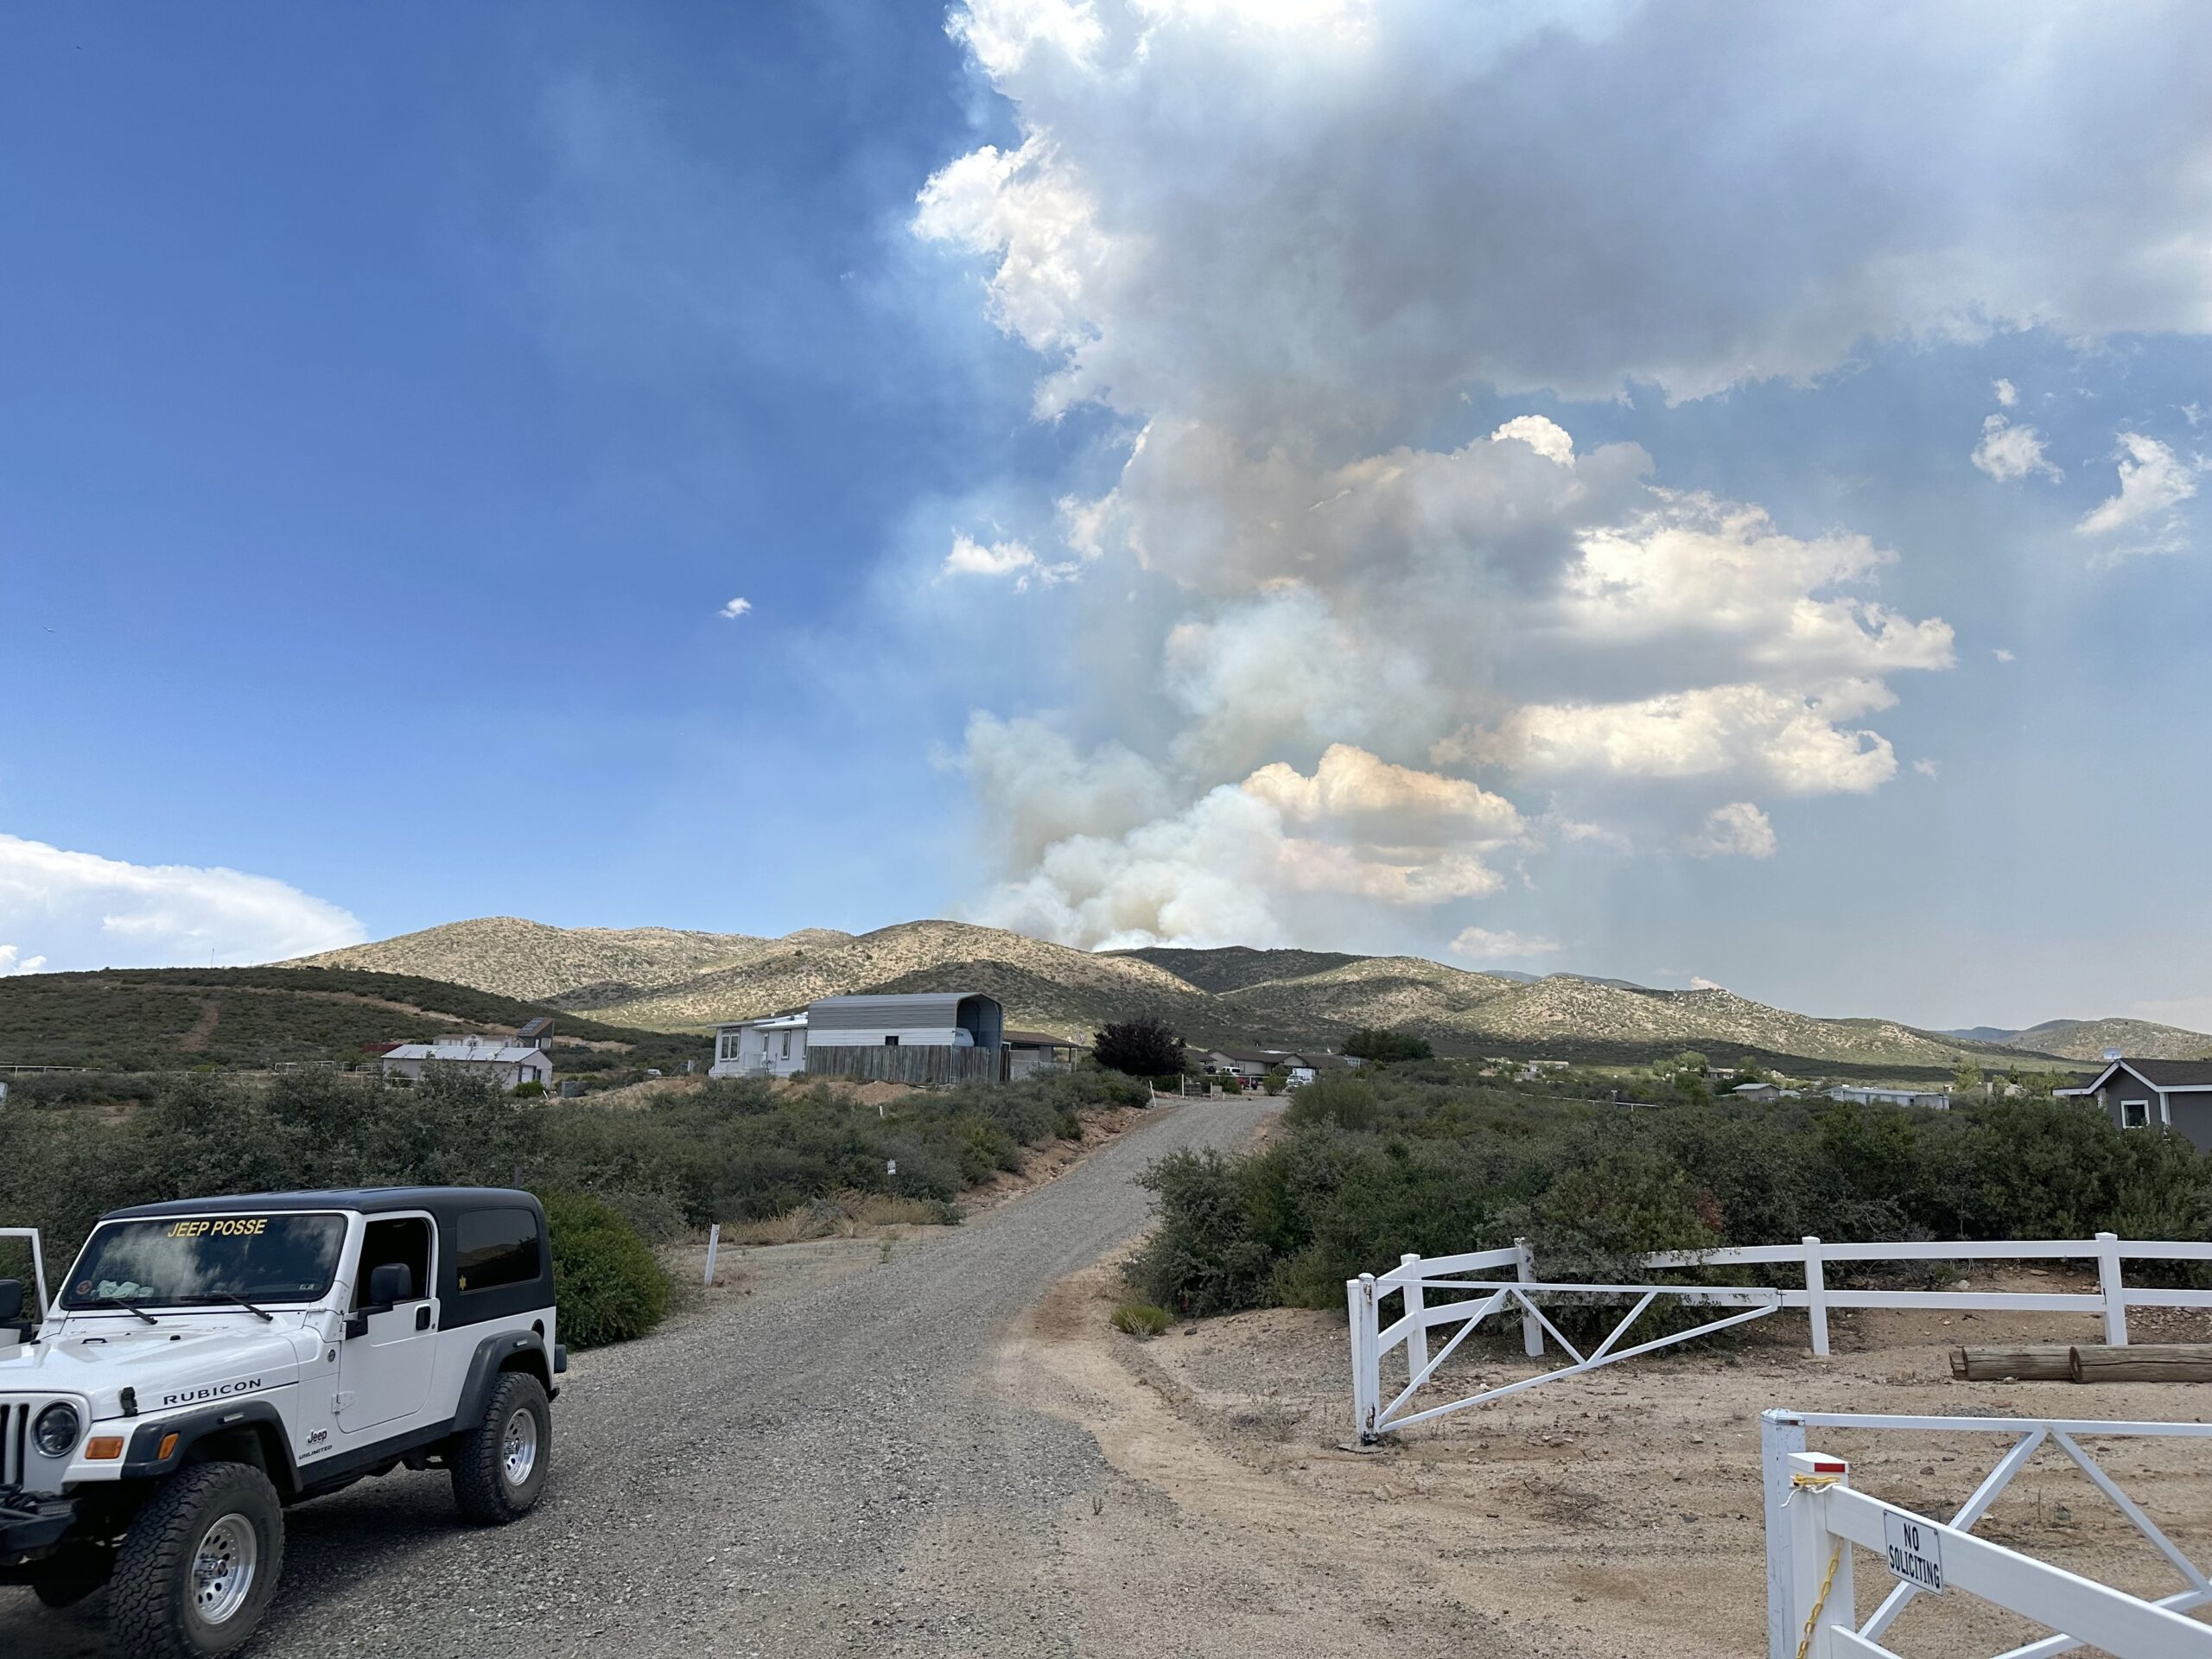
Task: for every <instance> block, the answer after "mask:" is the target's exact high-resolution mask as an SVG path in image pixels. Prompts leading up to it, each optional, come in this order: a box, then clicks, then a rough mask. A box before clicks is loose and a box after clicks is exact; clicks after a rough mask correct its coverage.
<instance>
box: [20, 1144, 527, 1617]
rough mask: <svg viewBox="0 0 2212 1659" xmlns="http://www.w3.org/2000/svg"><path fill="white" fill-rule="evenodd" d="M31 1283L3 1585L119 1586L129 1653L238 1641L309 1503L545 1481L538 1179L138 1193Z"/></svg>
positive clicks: (510, 1506)
mask: <svg viewBox="0 0 2212 1659" xmlns="http://www.w3.org/2000/svg"><path fill="white" fill-rule="evenodd" d="M32 1246H33V1259H34V1261H35V1262H37V1261H40V1258H39V1256H38V1255H37V1248H36V1240H35V1238H34V1239H33V1240H32ZM38 1279H39V1285H38V1306H36V1308H35V1310H33V1311H32V1312H30V1313H26V1310H25V1307H24V1297H23V1286H22V1281H18V1280H0V1583H12V1584H28V1585H29V1586H31V1588H32V1589H33V1590H34V1591H35V1592H36V1593H37V1595H38V1597H39V1599H41V1601H43V1602H45V1603H46V1604H47V1605H49V1606H56V1607H59V1606H66V1605H68V1604H70V1603H72V1602H73V1601H76V1600H78V1599H81V1598H83V1597H85V1596H86V1595H89V1594H90V1593H92V1592H93V1591H94V1590H97V1589H99V1587H100V1586H103V1585H105V1586H109V1610H110V1624H111V1630H112V1640H113V1643H114V1646H115V1648H116V1649H117V1651H118V1653H121V1654H127V1655H130V1656H133V1659H140V1656H143V1659H211V1656H214V1655H219V1654H226V1653H230V1652H232V1650H233V1649H237V1648H238V1647H239V1646H241V1645H242V1644H243V1643H245V1641H246V1640H247V1638H248V1637H251V1635H252V1634H253V1632H254V1630H255V1629H256V1627H257V1625H258V1624H260V1622H261V1618H262V1615H263V1613H264V1611H265V1610H266V1609H267V1607H268V1605H269V1601H270V1597H271V1596H272V1595H274V1593H275V1592H276V1588H277V1578H278V1575H279V1573H280V1572H281V1571H282V1569H283V1560H284V1510H286V1509H287V1508H288V1507H289V1506H290V1505H292V1504H294V1503H301V1502H302V1501H304V1500H305V1499H308V1498H311V1497H321V1496H322V1495H323V1494H324V1493H326V1492H334V1491H337V1490H338V1489H339V1488H340V1487H341V1486H349V1485H351V1484H353V1482H355V1481H357V1480H360V1479H363V1478H366V1477H368V1476H371V1475H382V1474H388V1473H390V1472H391V1471H392V1470H394V1469H398V1468H403V1467H404V1468H409V1469H429V1468H442V1469H448V1470H450V1471H452V1475H453V1489H454V1499H455V1501H456V1502H457V1503H458V1504H459V1506H460V1510H461V1515H462V1516H464V1517H466V1518H467V1520H469V1521H472V1522H480V1523H484V1524H491V1525H497V1524H500V1523H503V1522H509V1521H513V1520H516V1519H518V1518H519V1517H520V1516H524V1515H526V1514H528V1513H529V1512H530V1510H531V1509H532V1508H533V1507H535V1506H536V1504H537V1500H538V1498H539V1497H540V1496H541V1495H542V1494H543V1491H544V1490H545V1480H546V1475H547V1471H548V1469H549V1466H550V1458H551V1452H552V1419H551V1415H550V1412H549V1411H548V1409H547V1407H548V1403H549V1402H550V1401H551V1400H552V1398H553V1397H554V1395H556V1393H557V1392H558V1391H559V1382H558V1379H559V1377H560V1376H561V1374H562V1372H563V1370H566V1369H567V1359H566V1355H565V1354H564V1352H563V1350H562V1348H561V1346H560V1344H558V1342H556V1339H555V1338H556V1324H555V1311H554V1305H553V1258H552V1250H551V1247H550V1242H549V1240H548V1238H547V1236H546V1231H545V1214H544V1211H543V1210H542V1209H540V1208H539V1206H538V1203H537V1199H536V1198H532V1197H531V1195H530V1194H529V1193H527V1192H508V1191H504V1190H499V1189H490V1188H474V1187H411V1188H410V1187H391V1188H379V1189H372V1190H365V1191H358V1192H278V1193H263V1194H258V1195H255V1196H251V1197H244V1198H190V1199H186V1200H182V1201H181V1202H177V1203H173V1204H157V1205H141V1206H139V1207H137V1208H136V1209H130V1210H118V1211H116V1212H115V1213H114V1214H112V1215H110V1216H107V1217H103V1218H102V1220H101V1221H100V1223H99V1225H98V1226H97V1227H96V1228H94V1229H93V1230H92V1236H90V1237H89V1238H88V1239H86V1242H85V1248H84V1249H83V1250H82V1252H80V1253H79V1255H78V1257H77V1261H76V1263H75V1265H74V1266H73V1267H72V1268H70V1269H69V1272H68V1274H67V1277H65V1278H64V1279H63V1280H62V1281H61V1284H60V1291H59V1293H58V1294H55V1295H54V1297H53V1298H52V1300H50V1301H49V1300H48V1298H47V1295H46V1287H45V1282H44V1268H43V1265H42V1262H41V1265H40V1267H39V1268H38Z"/></svg>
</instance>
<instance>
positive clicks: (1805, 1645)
mask: <svg viewBox="0 0 2212 1659" xmlns="http://www.w3.org/2000/svg"><path fill="white" fill-rule="evenodd" d="M1841 1479H1842V1477H1841V1476H1840V1475H1792V1476H1790V1477H1789V1484H1790V1485H1791V1486H1792V1487H1793V1488H1794V1489H1796V1490H1795V1491H1792V1492H1791V1494H1790V1496H1791V1497H1796V1494H1797V1492H1799V1491H1820V1490H1821V1488H1823V1487H1827V1486H1834V1485H1835V1484H1838V1483H1839V1482H1840V1481H1841ZM1842 1560H1843V1540H1842V1539H1840V1538H1839V1539H1837V1540H1836V1541H1835V1548H1834V1549H1832V1550H1830V1551H1829V1552H1828V1570H1827V1572H1826V1573H1823V1574H1822V1575H1821V1593H1820V1594H1819V1595H1817V1596H1815V1597H1814V1598H1813V1611H1811V1612H1809V1613H1808V1614H1806V1615H1805V1634H1804V1635H1803V1636H1802V1637H1799V1638H1798V1640H1797V1659H1805V1655H1806V1653H1807V1652H1808V1650H1809V1649H1811V1647H1812V1645H1813V1627H1814V1626H1815V1625H1816V1624H1819V1623H1820V1622H1821V1608H1823V1607H1825V1606H1827V1603H1828V1592H1829V1590H1830V1589H1831V1588H1833V1587H1834V1584H1835V1570H1836V1567H1838V1565H1839V1564H1840V1563H1841V1561H1842Z"/></svg>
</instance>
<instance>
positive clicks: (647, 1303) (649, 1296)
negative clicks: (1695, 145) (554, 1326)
mask: <svg viewBox="0 0 2212 1659" xmlns="http://www.w3.org/2000/svg"><path fill="white" fill-rule="evenodd" d="M543 1204H544V1205H545V1221H546V1226H547V1229H548V1230H549V1231H550V1233H551V1234H552V1238H553V1296H554V1300H555V1302H556V1305H557V1306H558V1309H559V1334H560V1337H561V1339H562V1340H563V1342H565V1343H566V1344H568V1345H569V1347H571V1348H577V1349H583V1348H598V1347H601V1346H604V1345H605V1344H607V1343H610V1342H628V1341H631V1340H632V1339H633V1338H638V1337H642V1336H644V1335H645V1333H646V1332H649V1331H651V1330H652V1328H653V1327H654V1326H655V1325H658V1324H659V1323H660V1322H661V1319H662V1317H663V1316H664V1314H666V1313H667V1312H668V1300H669V1294H670V1290H671V1287H670V1284H669V1279H668V1274H667V1273H666V1272H665V1271H664V1269H663V1268H662V1267H661V1265H660V1262H659V1260H658V1258H657V1257H656V1256H655V1255H653V1253H652V1247H651V1246H650V1245H648V1244H647V1243H645V1240H644V1239H642V1238H640V1237H639V1236H638V1233H637V1230H636V1229H634V1228H632V1226H631V1225H630V1224H629V1223H628V1222H626V1221H625V1220H624V1219H623V1218H622V1217H621V1216H620V1214H619V1213H618V1212H617V1211H615V1210H614V1209H613V1206H612V1205H607V1204H605V1203H603V1202H601V1200H600V1199H598V1198H592V1197H590V1196H588V1194H585V1193H582V1192H549V1193H546V1194H545V1195H544V1196H543Z"/></svg>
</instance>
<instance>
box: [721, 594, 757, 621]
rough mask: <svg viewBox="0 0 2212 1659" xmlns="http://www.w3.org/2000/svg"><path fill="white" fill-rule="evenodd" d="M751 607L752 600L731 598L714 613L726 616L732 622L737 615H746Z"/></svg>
mask: <svg viewBox="0 0 2212 1659" xmlns="http://www.w3.org/2000/svg"><path fill="white" fill-rule="evenodd" d="M752 609H753V601H751V600H749V599H733V600H732V601H730V602H729V603H728V604H727V605H725V606H723V607H721V610H719V611H717V612H716V613H715V614H716V615H717V616H724V617H728V619H729V620H731V621H733V622H734V621H735V620H737V619H738V618H739V617H741V616H744V615H746V614H747V613H749V612H750V611H751V610H752Z"/></svg>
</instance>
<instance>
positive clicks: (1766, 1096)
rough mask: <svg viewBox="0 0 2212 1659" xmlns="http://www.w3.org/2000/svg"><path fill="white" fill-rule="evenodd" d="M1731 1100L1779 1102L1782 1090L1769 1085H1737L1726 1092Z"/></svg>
mask: <svg viewBox="0 0 2212 1659" xmlns="http://www.w3.org/2000/svg"><path fill="white" fill-rule="evenodd" d="M1728 1098H1729V1099H1731V1100H1780V1099H1781V1098H1782V1090H1781V1089H1780V1088H1778V1087H1777V1085H1775V1084H1771V1083H1739V1084H1737V1085H1736V1086H1735V1087H1734V1088H1733V1089H1731V1090H1729V1091H1728Z"/></svg>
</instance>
